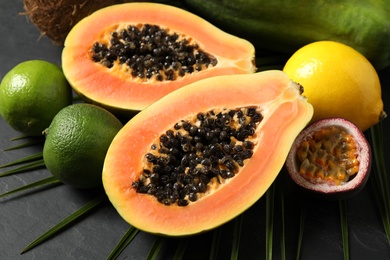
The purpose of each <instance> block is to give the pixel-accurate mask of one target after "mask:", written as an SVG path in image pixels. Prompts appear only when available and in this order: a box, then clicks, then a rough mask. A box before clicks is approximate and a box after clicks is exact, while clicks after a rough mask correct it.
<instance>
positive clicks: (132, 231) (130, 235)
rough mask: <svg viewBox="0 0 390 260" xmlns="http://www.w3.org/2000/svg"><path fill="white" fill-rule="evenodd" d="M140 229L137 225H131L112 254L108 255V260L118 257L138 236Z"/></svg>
mask: <svg viewBox="0 0 390 260" xmlns="http://www.w3.org/2000/svg"><path fill="white" fill-rule="evenodd" d="M138 232H139V229H137V228H135V227H130V228H129V229H128V230H127V232H126V233H125V234H124V235H123V237H122V239H121V240H120V241H119V243H118V244H117V245H116V247H115V248H114V250H113V251H112V252H111V254H110V255H109V256H108V257H107V260H114V259H116V258H117V257H118V256H119V255H120V253H121V252H122V251H123V250H124V249H125V248H126V247H127V246H128V245H129V244H130V243H131V241H133V239H134V238H135V237H136V236H137V234H138Z"/></svg>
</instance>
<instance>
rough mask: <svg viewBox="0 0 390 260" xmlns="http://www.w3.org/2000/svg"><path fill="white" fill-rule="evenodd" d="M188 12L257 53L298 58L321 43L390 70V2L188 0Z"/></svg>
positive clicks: (379, 67)
mask: <svg viewBox="0 0 390 260" xmlns="http://www.w3.org/2000/svg"><path fill="white" fill-rule="evenodd" d="M183 2H184V3H185V5H186V6H187V8H188V9H189V10H190V11H192V12H194V13H196V14H198V15H200V16H201V17H204V18H205V19H208V20H209V21H210V22H212V23H214V24H215V25H217V26H219V27H220V28H222V29H223V30H226V31H228V32H230V33H233V34H235V35H237V36H240V37H243V38H245V39H247V40H249V41H250V42H252V43H253V44H254V45H255V47H256V50H258V51H259V50H261V49H263V50H271V51H276V52H282V53H287V54H292V53H294V52H295V51H296V50H298V49H299V48H300V47H302V46H304V45H306V44H308V43H311V42H315V41H320V40H333V41H338V42H341V43H344V44H347V45H349V46H351V47H353V48H354V49H356V50H358V51H359V52H360V53H362V54H363V55H364V56H366V57H367V59H369V60H370V62H371V63H372V64H373V65H374V66H375V68H376V69H382V68H385V67H387V66H389V65H390V20H389V19H388V17H389V15H390V5H389V4H388V2H387V1H376V0H369V1H359V0H344V1H306V0H298V1H265V0H248V1H247V0H237V1H229V0H210V1H209V0H207V1H206V0H185V1H183Z"/></svg>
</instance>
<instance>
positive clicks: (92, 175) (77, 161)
mask: <svg viewBox="0 0 390 260" xmlns="http://www.w3.org/2000/svg"><path fill="white" fill-rule="evenodd" d="M121 128H122V123H121V122H120V121H119V119H117V118H116V117H115V116H114V115H113V114H111V113H110V112H108V111H107V110H105V109H103V108H101V107H98V106H96V105H91V104H86V103H79V104H73V105H70V106H67V107H65V108H63V109H62V110H61V111H60V112H58V114H57V115H56V116H55V117H54V119H53V121H52V123H51V124H50V126H49V127H48V128H47V129H46V130H45V131H44V134H45V143H44V146H43V159H44V162H45V165H46V167H47V169H48V170H49V171H50V172H51V173H52V174H53V175H54V176H55V177H57V178H58V179H59V180H60V181H62V182H63V183H65V184H68V185H71V186H73V187H76V188H94V187H99V186H101V185H102V169H103V163H104V159H105V156H106V152H107V150H108V147H109V146H110V144H111V141H112V139H113V138H114V136H115V135H116V134H117V132H118V131H119V130H120V129H121Z"/></svg>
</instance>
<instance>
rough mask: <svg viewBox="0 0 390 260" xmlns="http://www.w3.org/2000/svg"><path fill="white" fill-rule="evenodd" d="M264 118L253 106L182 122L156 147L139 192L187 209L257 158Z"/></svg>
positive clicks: (147, 157)
mask: <svg viewBox="0 0 390 260" xmlns="http://www.w3.org/2000/svg"><path fill="white" fill-rule="evenodd" d="M262 119H263V116H262V114H261V113H260V112H259V111H258V109H257V108H255V107H248V108H239V109H231V110H228V109H222V110H221V111H216V110H211V111H208V112H206V113H199V114H198V115H197V116H195V117H194V118H190V119H188V120H181V121H180V122H178V123H176V124H175V125H174V126H173V127H172V129H169V130H167V131H166V133H165V134H162V135H161V136H160V137H159V140H157V141H156V142H155V143H153V144H152V145H151V147H150V150H149V151H148V152H147V153H146V154H145V162H144V169H143V172H142V173H141V175H140V177H139V179H138V180H137V181H135V182H133V188H135V189H136V190H137V192H138V193H145V194H150V195H152V196H155V197H156V198H157V200H158V201H159V202H161V203H163V204H165V205H172V204H175V203H176V204H177V205H179V206H187V205H188V204H189V203H190V202H194V201H196V200H198V199H199V198H200V197H201V196H204V195H205V194H206V193H207V192H208V191H210V190H211V189H217V188H218V186H219V185H221V184H223V183H224V182H225V181H226V180H227V179H230V178H232V177H234V176H235V175H236V174H238V173H239V171H240V167H242V166H244V163H245V161H246V160H247V159H249V158H251V157H252V154H253V149H254V147H255V142H254V139H255V138H256V135H255V132H256V128H257V126H258V124H259V123H260V122H261V120H262Z"/></svg>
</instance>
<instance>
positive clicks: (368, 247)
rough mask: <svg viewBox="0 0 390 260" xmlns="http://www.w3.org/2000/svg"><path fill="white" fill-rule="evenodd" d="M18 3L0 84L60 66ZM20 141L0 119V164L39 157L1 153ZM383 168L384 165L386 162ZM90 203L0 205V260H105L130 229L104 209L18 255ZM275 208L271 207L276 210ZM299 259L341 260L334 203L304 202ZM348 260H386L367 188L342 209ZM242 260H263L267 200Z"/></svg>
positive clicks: (60, 190)
mask: <svg viewBox="0 0 390 260" xmlns="http://www.w3.org/2000/svg"><path fill="white" fill-rule="evenodd" d="M22 12H23V4H22V1H21V0H14V1H1V2H0V78H2V77H3V76H4V75H5V73H6V72H7V71H9V70H10V69H11V68H12V67H13V66H15V65H16V64H18V63H19V62H22V61H25V60H29V59H43V60H47V61H50V62H53V63H55V64H58V65H60V64H61V48H60V47H58V46H55V45H53V44H52V43H51V41H50V40H49V39H47V38H46V37H44V36H41V35H40V33H39V32H38V30H37V29H36V28H35V27H34V25H33V24H32V23H31V22H30V21H29V20H28V19H27V18H26V17H25V16H23V15H20V14H21V13H22ZM389 73H390V69H387V70H384V71H381V72H380V76H381V80H382V85H383V98H384V101H385V107H386V108H387V110H389V111H388V112H390V108H389V104H390V77H389ZM389 131H390V119H387V120H385V122H384V139H385V140H384V141H385V150H386V153H385V155H386V158H389V155H390V139H389V136H390V135H389ZM18 136H20V134H19V133H17V132H15V131H14V130H12V129H11V128H10V127H9V126H8V125H7V124H6V123H5V122H4V121H3V120H2V119H0V149H1V151H0V164H4V163H6V162H10V161H12V160H15V159H18V158H21V157H23V156H27V155H30V154H33V153H36V152H39V151H41V150H42V146H40V145H37V146H33V147H28V148H24V149H18V150H14V151H7V152H5V151H3V149H5V148H7V147H10V146H13V145H16V144H19V143H22V141H10V139H11V138H14V137H18ZM387 163H388V162H387ZM387 167H389V164H387ZM49 176H51V175H50V173H49V172H48V171H47V170H45V169H39V170H35V171H31V172H26V173H20V174H17V175H12V176H7V177H3V178H0V193H1V194H2V193H4V192H7V191H10V190H12V189H14V188H17V187H20V186H23V185H25V184H28V183H31V182H33V181H37V180H40V179H43V178H46V177H49ZM288 195H289V196H288V198H286V201H285V203H286V208H285V210H286V215H285V224H286V227H285V228H286V230H285V231H286V255H287V257H288V259H295V252H296V248H297V230H298V224H299V212H300V202H299V200H298V198H297V197H294V194H288ZM93 197H94V196H93V194H88V193H86V192H85V191H80V190H76V189H73V188H71V187H68V186H65V185H59V186H53V187H50V188H47V189H34V190H31V191H29V192H23V193H21V194H18V195H14V196H9V197H6V198H3V199H0V259H2V260H17V259H39V260H44V259H48V260H49V259H50V260H51V259H88V260H89V259H105V258H106V257H107V256H108V255H109V253H110V252H111V250H112V249H113V248H114V247H115V245H116V244H117V242H118V241H119V240H120V239H121V237H122V236H123V235H124V233H125V232H126V231H127V229H128V228H129V225H128V224H127V223H125V221H123V220H122V219H121V217H120V216H119V215H118V214H117V213H116V211H115V209H114V208H113V207H112V206H111V205H110V204H109V203H106V204H103V205H102V206H101V207H99V208H98V209H96V210H95V211H93V212H92V213H91V214H89V215H88V216H86V217H84V218H83V219H82V220H80V221H78V222H76V223H75V224H74V225H72V226H70V227H69V228H67V229H66V230H64V231H63V232H61V233H59V234H58V235H56V236H54V237H52V238H51V239H50V240H49V241H47V242H45V243H43V244H41V245H39V246H37V247H36V248H34V249H32V250H31V251H28V252H26V253H25V254H22V255H20V252H21V250H22V249H23V248H24V247H25V246H26V245H28V244H29V243H30V242H32V241H33V240H34V239H35V238H37V237H38V236H39V235H41V234H42V233H43V232H45V231H46V230H48V229H49V228H51V227H52V226H53V225H55V224H56V223H58V222H59V221H61V220H62V219H64V218H65V217H67V216H68V215H69V214H71V213H72V212H74V211H75V210H77V209H78V208H79V207H81V206H82V205H84V203H86V202H88V201H89V200H90V199H92V198H93ZM279 202H280V201H279V200H278V201H277V203H276V208H277V210H278V209H279V207H278V205H279ZM308 202H309V203H308V204H309V205H308V207H307V209H306V218H305V220H306V222H305V230H304V239H303V246H302V252H301V255H302V259H318V260H320V259H343V248H342V240H341V229H340V219H339V208H338V203H337V202H324V201H319V200H315V199H309V200H308ZM347 209H348V225H349V240H350V256H351V259H358V260H361V259H367V260H371V259H390V245H389V243H388V242H387V240H386V236H385V232H384V229H383V226H382V223H381V218H380V214H379V212H378V209H377V206H376V204H375V199H374V197H373V193H372V190H371V188H370V186H367V187H366V188H365V189H364V190H363V191H362V192H361V193H360V194H358V195H357V196H355V197H354V198H352V199H350V200H348V201H347ZM233 228H234V222H229V223H227V224H225V225H224V226H223V227H222V228H221V241H220V245H219V251H218V259H228V258H230V251H231V245H232V234H233ZM212 236H213V232H207V233H204V234H200V235H196V236H193V237H191V238H190V239H189V242H188V248H187V251H186V254H185V259H208V257H209V249H210V246H211V242H212ZM274 237H275V241H274V256H275V259H280V247H279V242H280V214H278V212H277V213H275V233H274ZM156 238H157V236H154V235H151V234H146V233H144V232H140V233H139V234H138V235H137V237H136V238H135V239H134V241H133V242H132V243H131V244H130V245H129V246H128V247H127V248H126V249H125V250H124V252H123V253H122V254H121V255H120V257H119V259H137V260H138V259H146V257H147V255H148V252H149V250H150V248H151V247H152V245H153V242H154V241H155V239H156ZM179 241H180V240H179V239H174V238H170V239H167V243H166V244H165V246H164V247H163V248H162V249H161V253H160V254H159V256H158V259H172V257H173V255H174V251H175V248H176V245H177V244H178V242H179ZM239 258H240V259H265V199H264V198H262V199H261V200H260V201H259V202H258V203H256V204H255V205H254V206H253V207H251V208H250V209H249V210H248V211H247V212H245V214H244V215H243V222H242V233H241V244H240V254H239Z"/></svg>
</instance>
